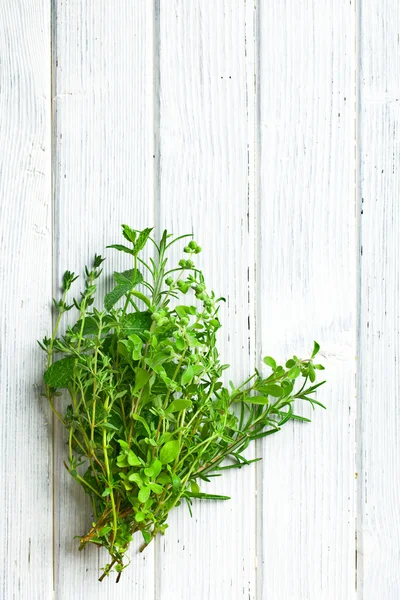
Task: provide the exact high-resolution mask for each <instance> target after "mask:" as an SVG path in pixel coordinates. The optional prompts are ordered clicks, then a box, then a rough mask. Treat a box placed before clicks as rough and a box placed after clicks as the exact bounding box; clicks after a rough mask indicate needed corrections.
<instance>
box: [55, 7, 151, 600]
mask: <svg viewBox="0 0 400 600" xmlns="http://www.w3.org/2000/svg"><path fill="white" fill-rule="evenodd" d="M54 34H55V39H54V72H55V97H54V115H55V154H54V176H55V190H54V202H55V228H56V245H55V258H56V262H55V267H56V273H55V275H56V284H57V286H58V285H59V282H60V279H61V277H62V274H63V272H64V271H65V270H66V269H70V270H73V271H76V272H78V273H79V274H82V272H83V265H84V264H85V263H89V261H91V260H92V259H93V255H94V253H95V252H97V253H100V254H102V255H103V256H106V257H107V261H106V263H104V267H105V269H104V272H105V274H106V275H108V276H109V275H110V274H111V273H112V271H113V270H120V268H121V267H125V268H128V267H129V265H130V263H129V259H128V257H127V255H124V256H121V255H120V254H118V253H117V252H115V251H113V250H105V246H106V244H110V243H115V242H118V241H120V240H121V239H123V238H121V234H120V225H121V223H129V224H131V226H132V227H134V228H140V227H146V226H148V225H149V224H150V225H151V224H152V223H153V220H154V201H153V162H154V159H153V141H154V134H153V52H152V48H153V7H152V3H151V2H148V1H147V0H135V1H134V2H132V1H131V0H118V1H110V0H98V1H96V2H94V3H93V2H92V1H91V0H72V1H70V0H69V1H68V2H62V1H59V2H57V10H56V13H55V29H54ZM109 283H110V282H109ZM100 290H101V291H103V292H104V286H100ZM65 441H66V436H65V432H64V431H63V430H62V429H61V428H58V429H57V443H56V452H57V455H56V478H55V494H56V495H55V505H54V510H55V521H56V532H55V533H56V554H55V560H56V565H57V572H56V589H57V598H59V599H60V600H61V599H64V598H65V600H70V599H71V598H74V599H76V600H79V599H80V598H85V600H86V599H89V598H96V599H99V598H110V597H113V595H114V594H116V593H117V594H118V597H119V598H132V597H137V598H139V597H140V598H141V599H143V600H147V599H150V598H153V572H154V571H153V569H154V566H153V555H154V551H149V552H147V553H146V554H145V555H140V556H139V555H138V554H137V552H136V551H135V545H136V546H137V545H138V544H133V547H132V552H131V558H132V564H131V566H130V567H129V569H128V570H127V571H126V572H124V573H123V576H122V578H121V581H120V582H119V584H118V587H117V588H115V583H114V582H115V576H112V577H109V578H108V579H107V580H105V581H103V583H102V584H99V583H98V582H97V577H98V569H99V567H102V566H104V564H105V562H106V560H107V554H106V553H101V554H100V555H99V554H98V551H97V549H96V548H95V547H93V546H92V547H89V548H87V549H85V550H84V552H83V553H79V552H78V549H77V546H78V543H77V540H74V539H73V536H74V535H78V534H82V533H84V532H85V531H86V530H87V529H88V528H90V523H91V520H92V519H91V509H90V507H89V505H88V504H85V501H84V494H83V492H82V491H81V489H78V486H77V485H76V484H75V482H74V481H73V480H72V479H71V478H70V477H69V475H68V474H67V472H66V471H65V469H64V467H63V464H62V462H63V459H64V458H65V455H66V446H65ZM141 541H142V540H138V543H140V542H141Z"/></svg>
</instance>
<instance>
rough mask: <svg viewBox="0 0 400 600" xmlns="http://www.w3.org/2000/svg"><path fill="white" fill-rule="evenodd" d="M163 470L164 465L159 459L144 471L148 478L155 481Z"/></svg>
mask: <svg viewBox="0 0 400 600" xmlns="http://www.w3.org/2000/svg"><path fill="white" fill-rule="evenodd" d="M161 469H162V464H161V462H160V461H159V460H158V458H156V459H155V460H154V461H153V462H152V464H151V465H150V466H149V467H146V468H145V469H144V472H145V475H147V477H152V478H153V479H155V478H156V477H158V475H159V473H160V471H161Z"/></svg>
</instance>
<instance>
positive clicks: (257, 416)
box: [39, 225, 324, 580]
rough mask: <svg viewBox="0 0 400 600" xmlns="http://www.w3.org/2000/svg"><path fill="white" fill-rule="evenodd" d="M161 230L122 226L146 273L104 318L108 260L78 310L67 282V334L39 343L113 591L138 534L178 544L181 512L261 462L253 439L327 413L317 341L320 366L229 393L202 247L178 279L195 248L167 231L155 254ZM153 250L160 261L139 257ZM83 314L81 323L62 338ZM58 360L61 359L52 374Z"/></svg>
mask: <svg viewBox="0 0 400 600" xmlns="http://www.w3.org/2000/svg"><path fill="white" fill-rule="evenodd" d="M151 231H152V230H151V229H144V230H143V231H140V232H139V231H136V230H133V229H131V228H130V227H128V226H127V225H123V226H122V233H123V236H124V237H125V239H126V240H127V242H128V246H126V245H121V244H115V245H113V246H109V247H111V248H115V249H116V250H118V251H120V252H125V253H127V254H129V255H130V256H131V257H132V261H133V268H132V269H130V270H127V271H124V272H122V273H114V280H115V286H114V288H113V289H112V291H111V292H109V293H108V294H107V295H106V296H105V298H104V310H98V309H97V308H95V307H94V297H95V293H96V283H97V280H98V278H99V277H100V275H101V272H102V269H101V264H102V262H103V261H104V259H103V258H102V257H101V256H97V255H96V256H95V258H94V263H93V268H92V270H89V269H88V268H86V269H85V287H84V290H83V292H82V293H81V295H80V297H79V299H76V298H74V299H73V300H72V303H71V304H68V299H67V296H68V295H69V291H70V288H71V285H72V283H73V282H74V281H75V280H76V279H77V277H75V275H74V273H71V272H69V271H67V272H66V273H65V274H64V277H63V284H62V287H63V291H62V297H61V298H60V299H59V300H54V306H55V309H56V313H57V318H56V323H55V327H54V331H53V333H52V335H51V337H50V338H47V337H46V338H44V339H43V341H42V342H39V343H40V346H41V347H42V349H43V350H44V351H45V352H46V354H47V370H46V372H45V374H44V382H45V395H46V397H47V399H48V401H49V403H50V406H51V408H52V410H53V412H54V413H55V415H56V416H57V417H58V419H59V420H60V421H61V422H62V423H63V424H64V425H65V427H66V428H67V430H68V432H69V436H68V441H69V453H68V461H67V462H65V466H66V468H67V469H68V471H69V473H70V474H71V476H72V477H73V478H74V479H75V480H76V481H77V482H78V483H79V484H80V485H81V486H82V487H83V489H84V490H85V492H86V493H87V494H88V496H89V498H90V500H91V503H92V507H93V516H94V522H93V526H92V528H91V529H90V531H88V532H87V533H86V535H83V536H82V537H81V539H80V549H82V548H83V547H84V546H85V545H86V544H88V543H93V544H97V545H99V546H104V547H105V548H106V549H107V550H108V551H109V554H110V557H111V558H110V562H109V563H108V564H107V565H106V566H105V568H104V570H103V574H102V576H101V577H100V580H102V579H103V578H104V577H105V576H106V575H108V574H109V573H110V572H111V571H112V570H113V569H114V570H115V571H117V572H118V577H117V580H118V579H119V577H120V574H121V572H122V570H123V569H124V568H125V567H126V566H127V564H129V562H127V561H128V559H127V556H126V552H127V549H128V546H129V543H130V541H131V540H132V536H133V534H134V533H135V532H136V531H140V532H141V534H142V536H143V540H144V542H143V546H142V548H141V549H143V548H144V547H146V546H147V545H148V544H149V543H150V542H151V540H152V539H153V538H154V537H155V536H156V535H157V533H162V534H163V533H164V532H165V529H166V527H167V519H168V514H169V512H170V511H171V510H172V509H173V508H174V507H175V506H178V505H179V504H181V503H182V502H185V503H186V504H187V506H188V508H189V511H190V513H192V502H193V499H213V500H225V499H227V496H223V495H215V494H207V493H205V492H203V491H200V484H203V483H205V482H208V481H210V477H213V476H218V475H220V474H221V472H222V471H223V470H225V469H231V468H240V467H242V466H243V465H247V464H249V463H250V462H253V461H251V460H247V459H246V458H245V456H244V455H243V452H244V450H245V449H246V448H247V446H248V445H249V443H250V442H251V441H253V440H256V439H259V438H262V437H265V436H268V435H271V434H273V433H275V432H277V431H279V429H280V428H281V427H282V425H284V423H286V422H287V421H289V420H290V419H296V420H299V421H308V419H306V418H304V417H301V416H298V415H296V414H294V412H293V403H294V401H295V400H303V401H307V402H309V403H310V404H311V405H312V406H313V407H314V406H315V405H319V406H322V405H321V404H320V403H319V402H318V401H317V400H316V399H315V397H314V393H315V391H316V389H317V388H318V387H319V386H320V385H322V383H324V382H322V383H317V384H316V383H315V370H316V369H317V370H318V369H323V367H322V365H320V364H314V357H315V356H316V354H317V352H318V350H319V346H318V344H317V343H314V349H313V352H312V355H311V358H309V359H307V360H300V359H299V358H297V357H296V356H293V358H291V359H290V360H288V361H287V363H286V365H285V366H280V365H277V363H276V362H275V360H274V359H273V358H271V357H268V356H267V357H265V358H264V362H265V364H266V365H267V366H268V367H269V368H270V374H269V375H268V376H266V377H263V376H262V375H261V373H260V372H259V371H258V370H255V372H254V373H253V375H251V377H249V378H248V379H247V380H246V381H245V382H244V383H242V384H241V385H240V386H239V387H236V386H235V385H234V384H233V383H232V382H230V383H229V387H225V386H224V384H223V381H222V373H223V371H224V369H226V368H227V367H228V365H225V364H221V362H220V358H219V354H218V350H217V347H216V334H217V331H218V329H219V328H220V327H221V324H220V320H219V318H218V308H219V304H220V302H221V301H222V300H223V298H216V296H215V294H214V292H210V291H208V290H207V288H206V285H205V282H204V277H203V274H202V272H201V271H200V270H199V269H197V268H196V267H195V264H194V262H193V258H194V256H195V255H196V254H198V253H199V252H200V251H201V248H200V247H199V246H198V244H197V243H196V242H195V241H194V240H191V241H190V242H189V243H188V245H187V246H185V247H184V249H183V251H184V253H185V255H186V256H185V258H182V259H181V260H180V261H179V264H178V266H177V267H176V268H171V269H168V268H167V256H166V254H167V251H168V249H169V248H170V246H171V245H172V244H175V243H176V242H178V241H179V240H182V239H183V238H185V237H191V236H180V237H177V238H172V236H171V235H168V234H167V232H166V231H164V233H163V235H162V237H161V240H160V241H159V243H156V241H155V240H154V239H153V238H152V237H151V235H150V234H151ZM171 238H172V239H171ZM148 242H151V243H152V244H153V245H154V248H155V253H154V255H155V260H153V259H152V258H150V259H149V260H148V261H145V260H144V259H143V258H141V257H140V256H139V255H140V254H141V252H142V251H143V249H144V247H145V246H146V244H148ZM185 296H186V302H185ZM182 297H183V303H179V302H182V300H180V299H182ZM171 299H175V300H176V301H175V302H173V303H171ZM120 300H122V303H121V304H122V306H121V307H120V308H116V305H117V303H118V301H120ZM172 304H174V306H172ZM73 307H75V308H76V309H77V311H78V313H79V316H78V320H77V322H76V324H75V325H74V326H69V327H67V329H66V333H65V334H64V335H58V329H59V325H60V320H61V318H62V316H63V314H64V313H66V312H68V311H69V310H70V309H72V308H73ZM54 354H57V355H58V356H60V355H61V356H62V358H59V359H58V360H56V361H55V362H53V357H54ZM299 381H300V383H298V382H299ZM61 388H66V389H67V390H68V394H69V396H70V400H71V404H69V406H68V407H67V409H66V410H65V412H64V411H62V410H61V408H59V407H57V406H56V398H57V396H60V395H61V394H60V392H59V391H57V390H58V389H61ZM235 406H236V408H235ZM226 459H229V460H228V461H226ZM256 460H258V459H256Z"/></svg>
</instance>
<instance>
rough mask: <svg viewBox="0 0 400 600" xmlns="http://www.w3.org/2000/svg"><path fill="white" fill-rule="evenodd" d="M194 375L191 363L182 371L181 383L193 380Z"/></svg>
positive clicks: (185, 383)
mask: <svg viewBox="0 0 400 600" xmlns="http://www.w3.org/2000/svg"><path fill="white" fill-rule="evenodd" d="M193 377H194V371H193V367H192V366H191V365H189V366H188V367H187V369H186V370H185V371H183V373H182V377H181V385H187V384H188V383H190V382H191V381H192V379H193Z"/></svg>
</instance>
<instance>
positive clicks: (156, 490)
mask: <svg viewBox="0 0 400 600" xmlns="http://www.w3.org/2000/svg"><path fill="white" fill-rule="evenodd" d="M149 488H150V489H151V491H152V492H154V493H155V494H161V492H162V491H163V489H164V488H163V487H162V486H161V485H159V484H158V483H153V482H152V483H149Z"/></svg>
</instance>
